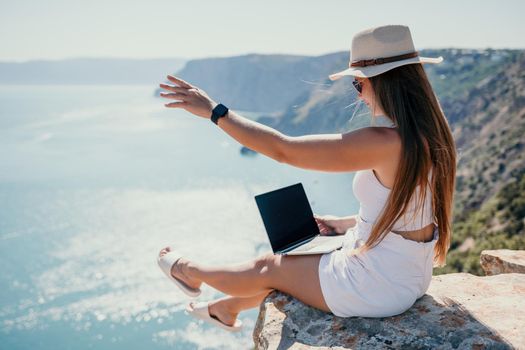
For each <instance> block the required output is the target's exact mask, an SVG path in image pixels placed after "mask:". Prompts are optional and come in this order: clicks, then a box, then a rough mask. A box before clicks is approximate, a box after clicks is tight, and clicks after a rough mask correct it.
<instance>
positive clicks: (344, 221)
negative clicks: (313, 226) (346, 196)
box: [314, 214, 356, 236]
mask: <svg viewBox="0 0 525 350" xmlns="http://www.w3.org/2000/svg"><path fill="white" fill-rule="evenodd" d="M314 218H315V221H316V222H317V226H319V231H320V232H321V236H336V235H342V234H345V232H346V230H348V228H350V227H352V226H355V223H356V221H355V218H354V217H353V216H350V217H344V218H340V217H337V216H334V215H323V216H319V215H317V214H314Z"/></svg>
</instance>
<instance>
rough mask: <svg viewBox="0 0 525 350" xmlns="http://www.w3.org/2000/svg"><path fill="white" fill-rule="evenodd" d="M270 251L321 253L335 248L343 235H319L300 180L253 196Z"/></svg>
mask: <svg viewBox="0 0 525 350" xmlns="http://www.w3.org/2000/svg"><path fill="white" fill-rule="evenodd" d="M255 201H256V203H257V207H258V208H259V212H260V214H261V218H262V221H263V223H264V227H265V229H266V233H267V234H268V238H269V240H270V244H271V246H272V250H273V252H274V254H283V255H308V254H323V253H329V252H331V251H333V250H336V249H339V248H341V247H342V245H343V241H344V235H336V236H326V235H325V236H321V232H320V231H319V227H318V226H317V222H316V221H315V218H314V214H313V212H312V208H311V207H310V203H309V202H308V198H307V197H306V193H305V191H304V188H303V185H302V183H297V184H294V185H290V186H286V187H283V188H279V189H276V190H273V191H270V192H266V193H262V194H259V195H256V196H255Z"/></svg>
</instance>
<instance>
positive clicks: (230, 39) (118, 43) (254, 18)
mask: <svg viewBox="0 0 525 350" xmlns="http://www.w3.org/2000/svg"><path fill="white" fill-rule="evenodd" d="M524 14H525V1H524V0H500V1H487V0H477V1H474V0H440V1H393V0H385V1H378V0H376V1H362V0H361V1H353V0H346V1H344V0H324V1H321V0H315V1H313V0H264V1H250V0H184V1H182V0H170V1H164V0H143V1H137V0H126V1H121V0H85V1H81V0H38V1H37V0H34V1H28V0H9V1H6V0H0V60H2V61H6V60H9V61H13V60H14V61H24V60H29V59H60V58H73V57H129V58H153V57H182V58H201V57H220V56H233V55H242V54H247V53H287V54H304V55H321V54H326V53H330V52H335V51H342V50H344V51H347V50H349V49H350V44H351V39H352V35H353V34H354V33H355V32H357V31H359V30H362V29H366V28H368V27H373V26H377V25H383V24H405V25H408V26H409V27H410V29H411V31H412V37H413V39H414V42H415V44H416V48H417V49H423V48H441V47H464V48H486V47H492V48H525V25H523V24H521V23H520V22H522V20H523V17H524Z"/></svg>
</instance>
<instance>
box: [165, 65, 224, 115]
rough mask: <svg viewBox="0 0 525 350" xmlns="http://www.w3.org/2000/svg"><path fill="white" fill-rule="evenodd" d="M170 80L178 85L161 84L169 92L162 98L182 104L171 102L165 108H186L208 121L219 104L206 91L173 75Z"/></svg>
mask: <svg viewBox="0 0 525 350" xmlns="http://www.w3.org/2000/svg"><path fill="white" fill-rule="evenodd" d="M168 80H169V81H171V82H172V83H175V84H177V85H176V86H175V85H168V84H159V86H160V87H161V88H163V89H164V90H167V91H169V92H161V93H160V96H161V97H165V98H168V99H171V100H179V101H180V102H170V103H166V104H165V105H164V106H166V107H168V108H179V107H180V108H184V109H185V110H187V111H188V112H190V113H192V114H195V115H196V116H199V117H202V118H206V119H210V118H211V112H212V110H213V108H215V106H217V105H218V103H217V102H215V101H213V100H212V99H211V98H210V97H209V96H208V94H206V92H204V90H201V89H199V88H198V87H196V86H194V85H191V84H189V83H187V82H185V81H184V80H182V79H179V78H177V77H175V76H172V75H168Z"/></svg>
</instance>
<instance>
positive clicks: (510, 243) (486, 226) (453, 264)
mask: <svg viewBox="0 0 525 350" xmlns="http://www.w3.org/2000/svg"><path fill="white" fill-rule="evenodd" d="M512 175H513V177H514V178H515V179H516V181H514V182H511V183H509V184H507V185H506V186H504V187H503V188H502V189H501V190H500V191H499V192H498V193H497V194H496V195H495V196H494V197H492V198H491V199H489V200H488V201H486V202H485V203H484V204H483V206H482V207H481V208H480V210H477V211H474V212H471V213H470V215H469V216H468V217H467V218H466V219H465V220H462V221H459V220H458V221H456V222H455V223H454V225H453V234H452V242H451V249H450V251H449V254H448V255H447V265H446V266H445V267H442V268H436V269H434V274H442V273H450V272H469V273H473V274H476V275H484V272H483V269H482V268H481V265H480V263H479V260H480V254H481V251H482V250H485V249H525V225H524V221H525V168H524V169H521V170H519V171H516V172H515V173H514V174H512ZM469 238H471V239H472V240H473V242H474V243H473V246H472V247H470V248H468V247H465V249H461V245H462V244H463V243H464V242H466V241H468V240H467V239H469Z"/></svg>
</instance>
